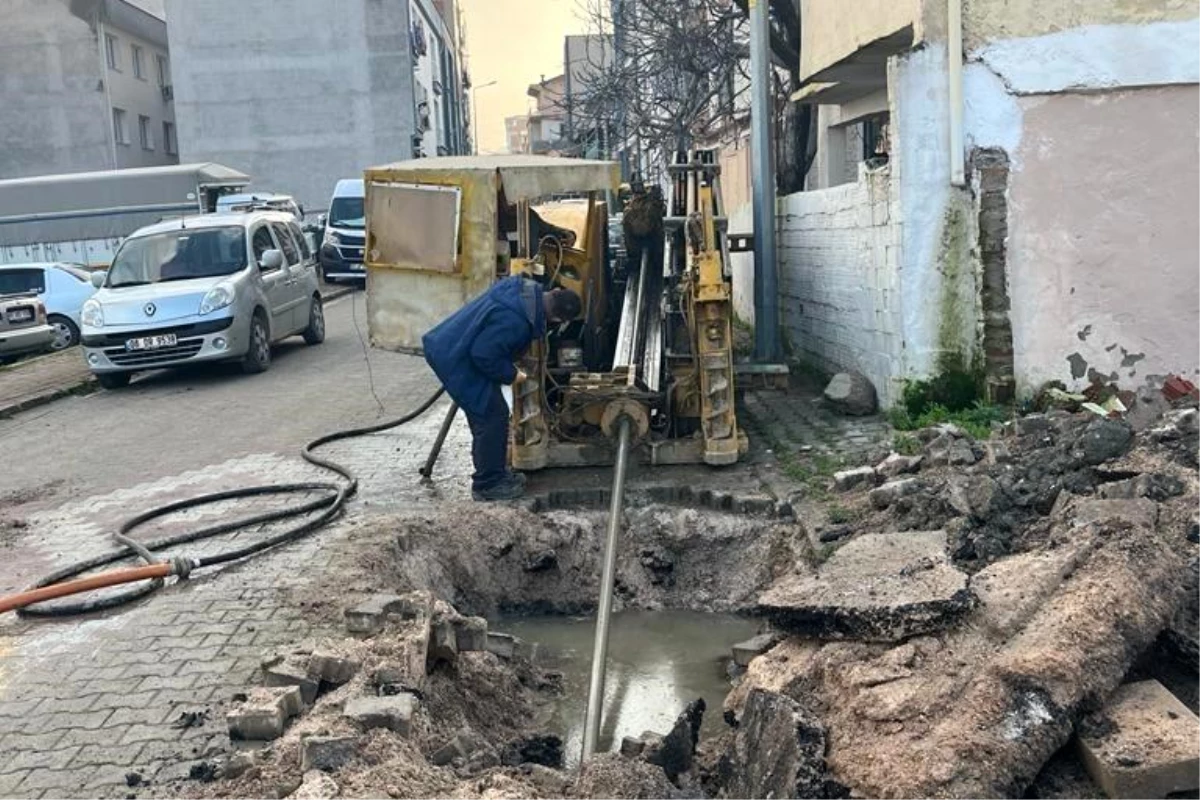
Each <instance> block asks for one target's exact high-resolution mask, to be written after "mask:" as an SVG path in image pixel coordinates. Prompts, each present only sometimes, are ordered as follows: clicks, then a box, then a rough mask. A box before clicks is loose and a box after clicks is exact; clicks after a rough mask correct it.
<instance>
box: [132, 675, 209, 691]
mask: <svg viewBox="0 0 1200 800" xmlns="http://www.w3.org/2000/svg"><path fill="white" fill-rule="evenodd" d="M197 677H198V676H197V675H195V674H192V675H171V676H168V677H165V678H162V677H158V676H157V675H150V676H148V677H146V678H142V681H141V683H139V684H138V685H137V688H136V691H137V692H139V693H141V692H158V691H165V692H178V691H182V690H184V689H189V688H191V687H192V686H193V685H194V684H195V683H196V678H197Z"/></svg>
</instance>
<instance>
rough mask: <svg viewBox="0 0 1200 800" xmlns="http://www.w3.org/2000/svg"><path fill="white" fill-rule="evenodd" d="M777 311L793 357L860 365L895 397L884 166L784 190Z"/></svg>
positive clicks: (891, 230)
mask: <svg viewBox="0 0 1200 800" xmlns="http://www.w3.org/2000/svg"><path fill="white" fill-rule="evenodd" d="M778 210H779V227H780V230H779V262H780V263H779V280H780V311H781V313H780V316H781V322H782V324H783V328H784V332H785V335H786V337H787V341H788V343H789V345H790V347H791V355H792V357H793V358H797V359H799V360H803V361H807V362H810V363H813V364H815V365H817V366H819V367H821V368H823V369H825V370H828V371H831V372H836V371H838V370H841V369H845V368H853V369H858V370H859V371H861V372H862V373H863V374H864V375H866V376H867V377H868V378H870V379H871V381H872V383H874V384H875V386H876V389H877V390H878V391H879V395H880V402H881V403H882V404H884V405H888V404H890V403H892V402H894V400H895V399H896V396H897V395H896V389H897V388H898V387H897V384H896V382H895V381H894V380H893V378H894V376H896V375H898V374H899V373H900V371H901V366H900V363H899V360H900V354H901V320H900V312H901V307H900V303H901V295H900V292H899V288H900V236H901V227H900V225H899V209H898V199H897V198H896V197H895V193H894V188H893V181H892V175H891V173H890V171H889V169H887V168H883V169H880V170H877V171H874V172H867V171H866V170H865V169H863V170H862V172H861V173H860V175H859V178H858V180H856V181H855V182H853V183H848V184H845V185H842V186H836V187H833V188H830V189H821V190H818V191H810V192H799V193H796V194H792V195H788V196H787V197H784V198H781V201H780V204H779V209H778Z"/></svg>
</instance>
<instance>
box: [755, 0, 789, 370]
mask: <svg viewBox="0 0 1200 800" xmlns="http://www.w3.org/2000/svg"><path fill="white" fill-rule="evenodd" d="M749 4H750V87H751V93H750V154H751V158H752V166H751V176H752V178H753V188H754V357H755V359H756V360H758V361H759V362H765V363H773V362H777V361H779V359H780V356H781V352H780V347H779V277H778V274H777V270H778V268H779V266H778V261H777V260H776V256H775V148H774V145H773V144H772V141H771V127H772V125H773V120H774V114H773V113H772V103H771V52H770V46H771V45H770V33H771V21H770V19H769V18H768V15H769V14H770V9H769V8H768V5H769V3H768V0H749Z"/></svg>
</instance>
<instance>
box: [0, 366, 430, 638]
mask: <svg viewBox="0 0 1200 800" xmlns="http://www.w3.org/2000/svg"><path fill="white" fill-rule="evenodd" d="M444 392H445V389H441V388H439V389H438V390H437V391H436V392H434V393H433V395H432V396H430V397H429V398H428V399H427V400H425V401H424V402H423V403H421V405H419V406H417V408H415V409H413V410H412V411H410V412H408V413H407V414H404V415H403V416H401V417H397V418H396V419H391V420H386V421H384V422H379V423H376V424H374V425H366V426H363V427H360V428H351V429H349V430H344V431H335V432H334V433H330V434H326V435H325V436H322V437H320V438H319V439H316V440H314V441H311V442H309V443H308V444H307V445H305V446H304V449H303V450H301V451H300V455H301V456H302V457H303V458H304V460H305V461H307V462H309V463H310V464H314V465H316V466H318V467H321V468H322V469H327V470H329V471H330V472H334V473H336V474H337V475H339V476H341V477H342V478H344V479H345V482H337V481H308V482H303V483H276V484H267V485H263V486H247V487H243V488H241V489H229V490H226V491H222V492H212V493H210V494H202V495H198V496H196V497H190V498H188V499H186V500H178V501H175V502H173V503H167V504H165V505H161V506H155V507H153V508H151V509H149V510H148V511H145V512H143V513H142V514H139V515H138V516H136V517H133V518H132V519H129V520H126V521H125V522H124V523H122V524H121V527H120V529H119V530H118V532H117V533H115V534H113V538H114V539H116V541H117V542H118V543H120V544H122V545H124V546H125V548H124V549H123V550H117V551H115V552H113V553H106V554H104V555H101V556H96V557H95V558H90V559H87V560H85V561H80V562H78V563H75V564H71V565H70V566H67V567H63V568H62V569H60V570H57V571H56V572H53V573H51V574H49V575H47V576H46V577H44V578H42V579H41V580H39V581H38V582H37V583H35V584H33V585H32V586H31V587H29V588H30V589H41V588H43V587H46V586H51V585H53V584H56V583H61V582H63V581H66V580H69V579H71V578H75V577H77V576H79V575H81V574H83V573H85V572H88V571H90V570H94V569H96V568H97V567H103V566H106V565H108V564H112V563H115V562H117V561H122V560H124V559H126V558H129V557H130V556H132V555H136V556H138V557H139V558H141V559H142V560H143V561H145V562H146V563H147V564H154V563H159V562H160V561H161V559H160V558H159V557H158V556H156V555H155V553H156V552H157V551H159V550H165V549H167V548H169V547H174V546H177V545H180V544H186V543H188V542H195V541H199V540H201V539H207V538H209V537H212V536H219V535H221V534H225V533H232V532H234V531H238V530H242V529H243V528H249V527H250V526H252V525H260V524H263V523H266V522H273V521H275V520H281V519H289V518H291V517H301V516H306V515H308V514H311V513H313V512H320V513H317V514H316V515H315V516H313V517H312V518H310V519H306V520H305V521H304V522H301V523H299V524H298V525H294V526H292V527H290V528H287V529H286V530H283V531H280V532H279V533H276V534H273V535H271V536H268V537H266V538H264V539H259V540H258V541H255V542H253V543H251V544H248V545H246V546H244V547H239V548H237V549H235V550H226V551H223V552H220V553H214V554H212V555H208V556H203V557H200V558H179V557H177V558H173V559H171V562H172V564H173V566H174V569H173V574H175V575H177V576H179V577H180V578H186V577H188V576H189V575H190V574H191V572H192V570H194V569H198V568H200V567H211V566H215V565H217V564H225V563H228V562H230V561H237V560H239V559H243V558H246V557H248V556H252V555H255V554H257V553H261V552H263V551H264V550H269V549H271V548H273V547H278V546H279V545H282V544H286V543H288V542H293V541H296V540H297V539H300V538H303V537H304V536H307V535H308V534H310V533H312V532H313V531H315V530H317V529H318V528H321V527H323V526H324V525H325V524H326V523H328V522H329V521H331V520H332V519H333V518H334V517H336V516H338V515H339V514H340V513H341V512H342V510H343V508H344V506H345V504H346V501H347V500H349V499H350V498H351V497H352V496H353V495H354V494H355V493H356V492H357V491H358V476H357V475H355V474H354V472H353V471H352V470H351V469H350V468H349V467H346V466H344V465H342V464H339V463H337V462H336V461H332V460H330V459H328V458H322V457H321V456H318V455H317V454H316V453H314V452H313V451H314V450H316V449H317V448H318V447H322V446H324V445H327V444H330V443H331V442H337V441H341V440H343V439H351V438H354V437H357V436H367V435H369V434H372V433H380V432H382V431H386V430H390V429H392V428H397V427H399V426H401V425H404V424H406V423H409V422H412V421H413V420H415V419H416V418H418V417H420V416H421V415H422V414H424V413H425V412H426V411H428V410H429V409H430V408H432V407H433V405H434V403H436V402H437V401H438V399H439V398H441V396H442V394H443V393H444ZM313 492H318V493H320V496H319V497H316V498H314V499H312V500H307V501H305V502H303V503H300V504H299V505H295V506H290V507H285V508H280V509H276V510H274V511H265V512H263V513H260V514H255V515H253V516H250V517H245V518H242V519H237V520H233V521H232V522H223V523H221V524H219V525H213V526H211V527H207V528H202V529H200V530H194V531H185V532H183V533H178V534H174V535H172V536H167V537H164V538H161V539H155V540H153V541H150V542H138V541H136V540H134V539H132V538H130V537H129V533H130V532H131V531H133V530H135V529H137V528H138V527H140V526H141V525H144V524H145V523H147V522H150V521H151V520H154V519H158V518H159V517H164V516H167V515H168V514H174V513H176V512H178V511H184V510H187V509H190V508H197V507H199V506H204V505H208V504H210V503H219V502H223V501H226V500H239V499H242V498H248V497H261V496H263V495H273V494H298V493H305V494H309V493H313ZM162 585H163V579H162V578H155V579H154V580H151V581H149V582H148V583H145V584H141V585H138V586H135V587H133V588H130V589H124V590H122V591H120V592H116V593H111V594H106V595H105V596H103V597H97V598H93V599H90V600H84V601H80V602H74V603H54V604H52V605H30V606H26V607H25V608H22V609H19V610H18V611H17V613H18V614H19V615H21V616H24V617H68V616H74V615H77V614H88V613H91V612H94V611H103V610H105V609H109V608H114V607H116V606H119V605H123V604H125V603H129V602H132V601H134V600H137V599H139V598H142V597H145V596H146V595H148V594H150V593H151V592H153V591H155V590H157V589H159V588H160V587H161V586H162Z"/></svg>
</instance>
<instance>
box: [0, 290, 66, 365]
mask: <svg viewBox="0 0 1200 800" xmlns="http://www.w3.org/2000/svg"><path fill="white" fill-rule="evenodd" d="M53 341H54V327H53V326H52V325H50V324H49V323H47V322H46V307H45V306H44V305H42V301H40V300H38V299H37V297H36V296H34V295H31V294H26V295H14V296H12V297H4V296H0V362H3V361H8V360H9V359H11V358H14V357H16V356H23V355H28V354H30V353H40V352H42V351H43V350H47V349H49V347H50V345H51V343H52V342H53Z"/></svg>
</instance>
